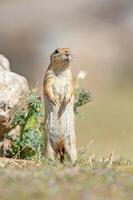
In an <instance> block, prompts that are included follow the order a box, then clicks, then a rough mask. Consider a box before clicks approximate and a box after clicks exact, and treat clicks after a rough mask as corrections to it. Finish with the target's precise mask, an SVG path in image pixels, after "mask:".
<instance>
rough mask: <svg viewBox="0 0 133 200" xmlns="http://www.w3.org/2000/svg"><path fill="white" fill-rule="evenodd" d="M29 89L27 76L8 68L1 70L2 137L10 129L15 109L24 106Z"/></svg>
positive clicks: (0, 117) (0, 112)
mask: <svg viewBox="0 0 133 200" xmlns="http://www.w3.org/2000/svg"><path fill="white" fill-rule="evenodd" d="M28 91H29V87H28V82H27V80H26V78H24V77H22V76H20V75H18V74H16V73H13V72H10V71H7V70H0V137H1V136H2V135H3V133H5V132H6V131H8V130H9V129H10V122H11V119H12V118H13V116H14V113H15V111H16V110H18V109H19V108H20V107H21V108H22V107H24V102H25V100H26V98H27V95H28Z"/></svg>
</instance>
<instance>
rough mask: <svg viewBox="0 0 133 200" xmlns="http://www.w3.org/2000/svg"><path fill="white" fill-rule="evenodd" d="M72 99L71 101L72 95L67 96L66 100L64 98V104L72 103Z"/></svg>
mask: <svg viewBox="0 0 133 200" xmlns="http://www.w3.org/2000/svg"><path fill="white" fill-rule="evenodd" d="M70 101H71V97H70V96H65V97H64V100H63V104H64V105H67V104H68V103H70Z"/></svg>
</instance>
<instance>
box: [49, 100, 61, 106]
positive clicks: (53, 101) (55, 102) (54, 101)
mask: <svg viewBox="0 0 133 200" xmlns="http://www.w3.org/2000/svg"><path fill="white" fill-rule="evenodd" d="M50 102H51V103H52V104H53V105H54V106H56V105H58V104H59V101H58V100H57V99H56V98H50Z"/></svg>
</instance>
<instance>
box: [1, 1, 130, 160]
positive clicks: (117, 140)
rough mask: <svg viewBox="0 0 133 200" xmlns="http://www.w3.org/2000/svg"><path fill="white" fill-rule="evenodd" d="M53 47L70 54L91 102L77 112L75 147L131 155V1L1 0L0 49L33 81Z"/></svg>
mask: <svg viewBox="0 0 133 200" xmlns="http://www.w3.org/2000/svg"><path fill="white" fill-rule="evenodd" d="M57 47H69V48H70V49H71V51H72V54H73V63H72V69H73V74H74V77H76V76H77V74H78V73H79V71H80V70H86V71H87V77H86V79H85V80H84V82H83V83H82V86H83V87H85V88H86V89H88V90H91V92H92V96H93V101H92V102H91V103H89V104H88V105H87V106H85V107H83V108H82V109H81V117H77V119H76V124H77V127H76V129H77V136H78V146H79V147H80V146H84V147H85V146H87V145H89V148H90V149H89V151H90V153H95V154H97V155H107V154H109V153H110V152H112V151H113V152H114V153H115V154H116V155H120V156H123V157H125V158H130V159H131V157H132V156H133V1H132V0H126V1H125V0H67V1H66V0H58V1H53V0H38V1H34V0H28V1H27V0H19V1H18V0H12V1H11V0H0V53H2V54H4V55H5V56H7V57H8V58H9V60H10V62H11V69H12V71H14V72H17V73H19V74H21V75H24V76H25V77H27V79H28V80H29V82H30V84H31V85H33V84H34V83H35V82H36V81H37V82H38V83H39V88H40V94H42V80H43V76H44V73H45V70H46V67H47V66H48V63H49V55H50V54H51V51H53V50H54V49H55V48H57Z"/></svg>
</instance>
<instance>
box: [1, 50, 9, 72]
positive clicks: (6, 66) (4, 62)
mask: <svg viewBox="0 0 133 200" xmlns="http://www.w3.org/2000/svg"><path fill="white" fill-rule="evenodd" d="M0 70H7V71H10V62H9V60H8V59H7V58H6V57H5V56H4V55H2V54H0Z"/></svg>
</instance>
